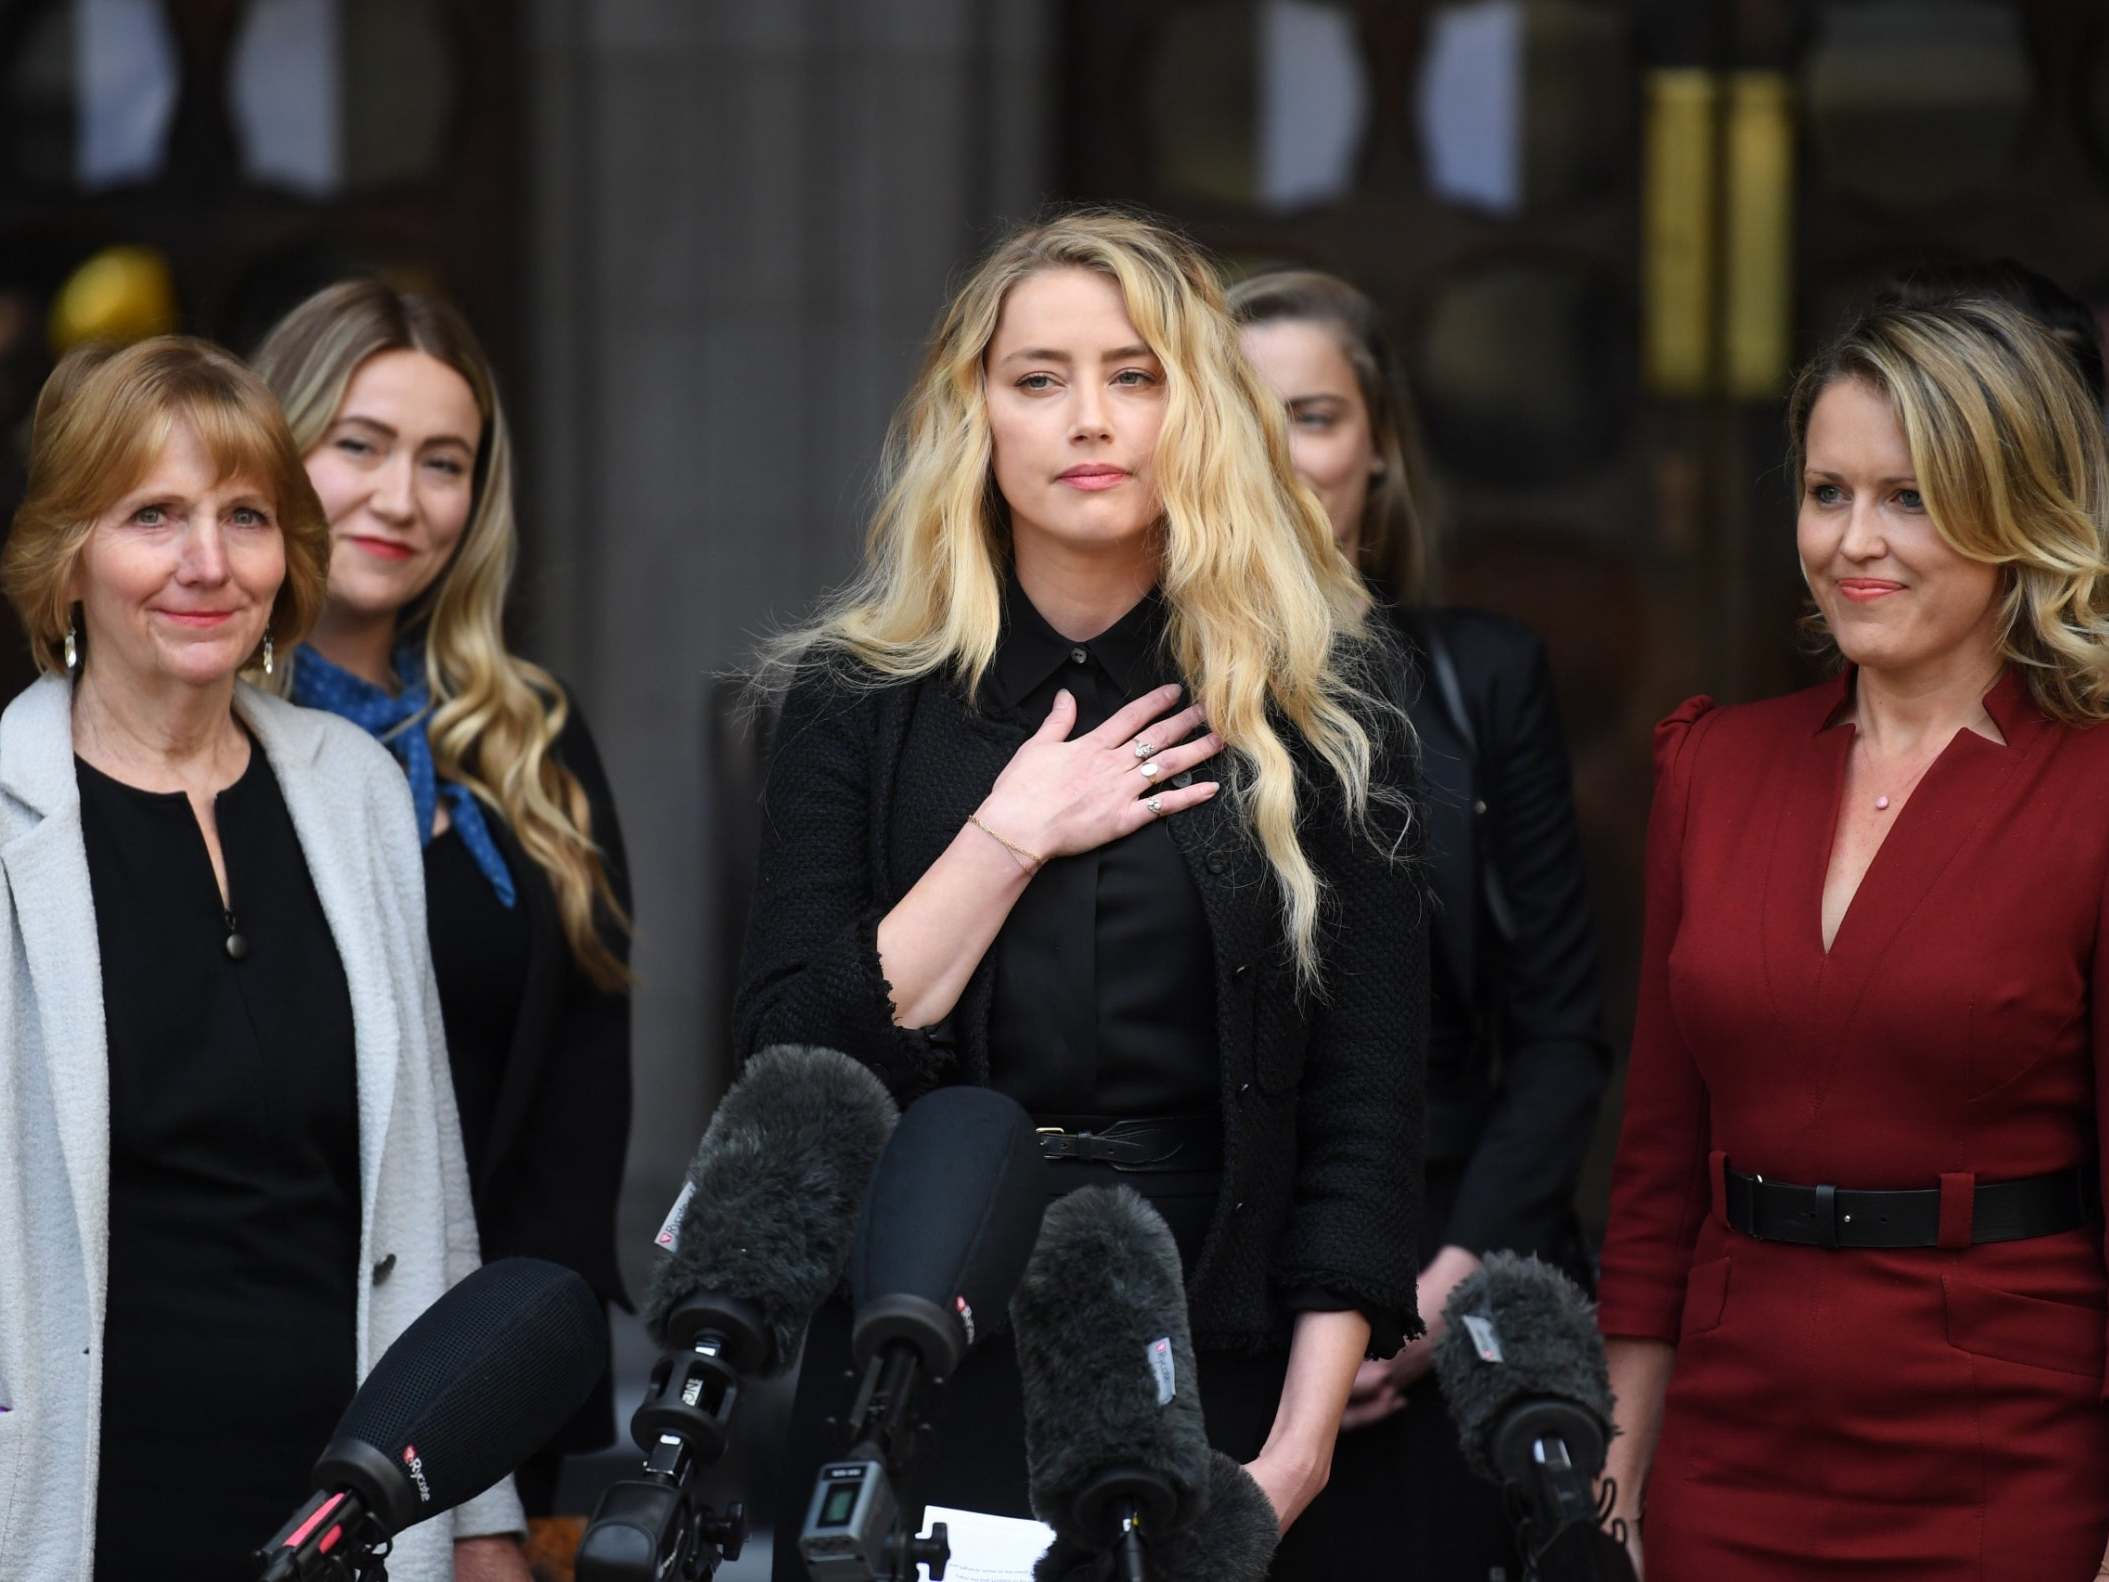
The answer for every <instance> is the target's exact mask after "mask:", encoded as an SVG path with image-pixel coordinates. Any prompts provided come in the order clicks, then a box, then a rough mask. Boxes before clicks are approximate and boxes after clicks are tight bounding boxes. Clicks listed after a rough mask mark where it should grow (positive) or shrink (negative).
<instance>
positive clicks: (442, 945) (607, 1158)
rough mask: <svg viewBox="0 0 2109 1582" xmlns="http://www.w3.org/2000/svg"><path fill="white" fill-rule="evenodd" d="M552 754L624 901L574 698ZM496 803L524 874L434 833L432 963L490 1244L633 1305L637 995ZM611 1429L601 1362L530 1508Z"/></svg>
mask: <svg viewBox="0 0 2109 1582" xmlns="http://www.w3.org/2000/svg"><path fill="white" fill-rule="evenodd" d="M555 752H556V755H557V757H558V758H559V759H560V760H561V761H562V762H563V763H564V765H565V767H566V768H568V769H570V770H571V772H572V773H573V774H574V775H576V776H577V777H578V780H579V783H580V785H581V786H583V787H584V789H585V792H586V798H587V803H588V805H589V807H590V808H591V810H592V817H593V838H594V841H595V842H596V844H598V845H599V847H600V848H601V852H602V860H603V862H604V863H605V864H606V865H607V869H608V874H609V879H610V881H611V883H612V885H613V887H614V889H615V893H616V896H617V898H618V900H619V901H620V902H621V903H622V904H623V906H624V907H625V908H627V907H628V905H629V877H628V869H627V866H626V863H625V860H624V849H623V841H622V830H621V827H620V825H619V824H618V823H617V821H616V817H615V800H614V796H613V794H612V792H611V791H610V790H609V786H608V780H607V776H606V774H605V772H604V771H603V770H602V768H601V763H600V756H599V754H598V752H596V751H595V749H594V745H593V740H592V737H591V736H590V735H589V734H588V732H587V730H586V726H585V723H584V720H583V718H582V717H581V715H580V714H579V711H578V708H577V705H576V703H575V702H574V704H573V706H572V708H571V712H570V716H569V720H568V721H567V724H566V726H565V729H564V732H563V734H562V735H561V736H560V737H559V738H558V740H557V743H556V747H555ZM483 816H484V823H485V826H486V828H488V829H489V831H490V834H491V839H492V842H493V844H494V845H496V846H497V848H498V852H499V855H500V856H501V857H502V858H503V859H504V861H505V864H506V867H507V869H508V870H509V871H510V873H511V874H512V878H513V886H514V891H515V902H514V904H513V905H512V906H510V907H508V906H506V905H505V904H504V903H503V902H502V901H500V900H499V898H498V894H497V892H496V890H494V889H493V888H492V886H491V882H490V880H489V879H488V878H487V877H486V876H485V875H484V874H483V872H482V871H481V870H480V869H479V868H478V867H477V866H476V863H475V860H474V859H473V858H472V857H471V856H470V855H469V851H468V848H467V846H466V845H465V844H464V843H463V842H462V839H461V837H460V835H459V834H458V833H457V832H456V831H455V829H453V828H452V827H451V826H450V827H449V828H448V829H447V830H446V831H445V832H443V833H442V834H439V835H437V836H435V837H433V839H432V840H431V841H430V842H428V843H427V844H426V847H425V904H426V913H427V921H428V932H429V934H430V936H431V943H432V970H433V976H434V977H435V979H437V981H438V984H439V1003H440V1015H441V1019H442V1021H443V1022H444V1024H445V1026H446V1033H447V1064H448V1067H449V1069H450V1070H451V1071H452V1073H453V1077H454V1094H455V1099H456V1102H457V1103H458V1105H459V1107H460V1111H461V1141H462V1152H463V1154H464V1156H465V1157H466V1159H467V1162H468V1167H469V1185H470V1194H471V1199H472V1201H473V1203H474V1206H475V1210H476V1227H477V1234H478V1236H479V1238H480V1240H481V1243H482V1250H483V1256H484V1258H485V1260H486V1261H489V1260H491V1259H496V1258H507V1257H528V1258H547V1259H549V1260H551V1261H552V1262H556V1263H561V1264H563V1265H565V1266H566V1267H568V1268H571V1269H575V1270H577V1271H578V1272H579V1273H580V1274H581V1275H583V1276H584V1277H585V1279H586V1281H587V1282H588V1283H589V1284H590V1285H591V1286H592V1287H593V1289H594V1292H595V1294H596V1295H598V1296H599V1297H600V1298H601V1300H602V1301H604V1302H608V1303H612V1304H617V1305H620V1306H624V1307H627V1306H628V1305H629V1299H628V1297H627V1296H626V1295H625V1294H624V1291H623V1286H622V1279H621V1275H620V1274H619V1272H618V1271H617V1268H616V1259H615V1204H616V1197H617V1194H618V1192H619V1191H620V1188H621V1183H622V1173H623V1158H624V1154H625V1152H626V1149H627V1144H628V1141H629V1125H630V997H629V995H628V994H627V993H625V992H623V991H621V990H608V989H603V988H601V987H600V986H598V985H597V984H595V983H594V982H593V981H592V980H591V979H589V978H588V977H587V976H586V975H585V973H584V971H583V970H581V968H580V967H579V965H578V962H577V959H576V958H575V957H574V956H573V955H572V953H571V947H570V945H569V943H568V942H567V941H566V939H565V937H564V933H563V926H562V922H561V920H560V919H559V917H558V914H557V902H556V892H555V890H554V889H553V888H552V887H551V885H550V882H549V877H548V875H547V874H546V873H545V872H544V871H543V870H542V868H541V866H540V865H539V864H538V863H536V862H535V861H534V860H533V859H532V858H531V857H529V856H528V855H527V852H526V851H525V849H524V848H523V847H522V846H521V845H520V842H519V839H518V837H517V836H516V835H515V834H514V833H513V831H512V829H511V827H510V826H508V825H507V824H506V823H505V821H504V820H503V819H502V818H500V817H499V816H498V815H497V814H496V813H495V812H493V811H492V810H491V809H490V808H489V807H488V806H485V808H484V810H483ZM603 937H604V939H606V941H607V943H608V945H609V947H610V949H612V950H613V951H614V952H615V954H616V956H617V957H618V959H621V958H626V957H627V956H628V954H629V936H628V935H627V934H626V933H624V932H622V931H621V930H618V929H615V928H613V927H607V928H604V929H603ZM614 1433H615V1420H614V1394H613V1387H612V1382H611V1379H610V1377H609V1376H608V1375H606V1374H604V1375H603V1376H602V1378H601V1380H600V1382H599V1383H598V1384H596V1385H595V1386H594V1389H593V1393H592V1394H591V1395H590V1396H589V1397H587V1399H586V1401H585V1403H584V1404H583V1405H582V1406H581V1407H580V1408H579V1410H578V1411H577V1412H576V1413H575V1414H574V1415H573V1417H572V1419H571V1421H570V1422H569V1423H567V1424H566V1425H565V1426H564V1427H563V1428H562V1429H560V1430H559V1431H558V1433H557V1435H556V1437H555V1438H554V1439H553V1440H551V1441H550V1443H549V1444H548V1445H547V1446H545V1447H543V1449H542V1450H540V1451H538V1452H537V1453H536V1454H534V1455H533V1456H530V1457H529V1458H528V1459H527V1460H526V1461H524V1462H523V1463H522V1464H521V1465H520V1466H519V1468H518V1469H517V1470H516V1471H515V1473H514V1482H515V1484H516V1485H517V1487H518V1489H519V1492H520V1503H521V1505H522V1507H523V1508H524V1509H525V1510H526V1512H527V1514H528V1515H529V1516H547V1515H551V1514H557V1510H556V1506H557V1500H556V1494H557V1481H558V1474H559V1472H560V1470H561V1464H562V1461H563V1458H564V1457H565V1456H566V1455H571V1454H578V1453H581V1452H587V1451H592V1450H596V1449H599V1448H600V1447H602V1446H604V1445H606V1444H608V1443H609V1442H610V1440H611V1439H613V1438H614ZM572 1514H577V1513H572Z"/></svg>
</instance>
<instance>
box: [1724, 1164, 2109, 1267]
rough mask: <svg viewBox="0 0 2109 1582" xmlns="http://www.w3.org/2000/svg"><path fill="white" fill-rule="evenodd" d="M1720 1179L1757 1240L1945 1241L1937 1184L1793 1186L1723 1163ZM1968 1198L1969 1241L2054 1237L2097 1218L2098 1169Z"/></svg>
mask: <svg viewBox="0 0 2109 1582" xmlns="http://www.w3.org/2000/svg"><path fill="white" fill-rule="evenodd" d="M1722 1185H1723V1188H1724V1190H1723V1192H1722V1198H1723V1208H1724V1209H1725V1211H1726V1218H1727V1220H1728V1223H1729V1224H1730V1225H1731V1226H1733V1227H1734V1228H1735V1229H1737V1230H1739V1231H1741V1232H1742V1233H1743V1234H1744V1235H1746V1236H1752V1237H1755V1238H1756V1239H1757V1240H1759V1241H1785V1242H1794V1243H1797V1244H1798V1245H1800V1246H1804V1247H1939V1246H1942V1245H1945V1243H1944V1242H1943V1240H1942V1237H1941V1197H1942V1193H1941V1191H1940V1189H1939V1188H1937V1187H1923V1188H1918V1189H1915V1190H1907V1191H1897V1192H1862V1191H1856V1190H1854V1189H1852V1188H1849V1187H1834V1186H1794V1185H1792V1184H1791V1183H1789V1182H1785V1181H1768V1180H1766V1179H1765V1178H1764V1177H1763V1176H1761V1175H1744V1174H1742V1173H1741V1172H1739V1171H1735V1170H1726V1169H1724V1170H1723V1171H1722ZM1958 1195H1959V1194H1958ZM1968 1202H1969V1206H1970V1214H1969V1240H1970V1241H1971V1242H1973V1243H1975V1242H1987V1241H2022V1240H2025V1239H2026V1238H2028V1237H2031V1236H2054V1235H2057V1234H2058V1233H2059V1232H2061V1231H2068V1230H2078V1229H2080V1228H2081V1227H2082V1226H2085V1225H2093V1224H2096V1223H2098V1222H2099V1221H2100V1219H2101V1215H2102V1199H2101V1184H2100V1172H2099V1170H2098V1169H2097V1167H2096V1166H2094V1165H2091V1164H2088V1165H2075V1166H2074V1167H2073V1168H2072V1169H2070V1170H2058V1171H2054V1172H2052V1173H2051V1174H2050V1175H2041V1176H2027V1177H2024V1178H2023V1179H2021V1180H2018V1181H1992V1182H1988V1183H1986V1184H1985V1185H1983V1186H1979V1187H1977V1188H1975V1189H1974V1190H1973V1191H1971V1192H1970V1193H1969V1195H1968ZM1956 1239H1957V1240H1959V1239H1960V1238H1959V1237H1958V1238H1956Z"/></svg>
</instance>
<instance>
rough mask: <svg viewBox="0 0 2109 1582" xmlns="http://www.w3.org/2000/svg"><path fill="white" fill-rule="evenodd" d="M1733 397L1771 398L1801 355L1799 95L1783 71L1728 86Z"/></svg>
mask: <svg viewBox="0 0 2109 1582" xmlns="http://www.w3.org/2000/svg"><path fill="white" fill-rule="evenodd" d="M1727 228H1728V245H1727V249H1726V250H1727V255H1728V259H1727V262H1728V285H1727V305H1726V311H1725V313H1724V315H1723V321H1724V322H1723V340H1724V343H1725V346H1726V353H1727V356H1726V361H1727V364H1728V367H1727V385H1728V393H1729V394H1730V395H1731V396H1734V397H1736V398H1737V399H1738V400H1743V401H1761V400H1767V399H1769V398H1771V397H1773V396H1777V395H1780V394H1782V393H1784V392H1785V390H1786V388H1787V375H1788V372H1789V370H1790V366H1791V363H1792V359H1793V354H1794V346H1793V340H1794V322H1793V319H1794V315H1793V307H1794V90H1793V88H1792V87H1791V86H1790V85H1789V83H1788V81H1787V78H1786V76H1785V74H1784V73H1781V72H1773V71H1739V72H1737V73H1736V74H1735V75H1734V77H1733V78H1732V79H1731V80H1730V83H1729V89H1728V214H1727Z"/></svg>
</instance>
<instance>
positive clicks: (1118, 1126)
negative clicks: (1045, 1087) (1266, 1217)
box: [1036, 1115, 1223, 1171]
mask: <svg viewBox="0 0 2109 1582" xmlns="http://www.w3.org/2000/svg"><path fill="white" fill-rule="evenodd" d="M1046 1119H1047V1120H1050V1121H1052V1120H1058V1119H1060V1118H1059V1117H1047V1118H1046ZM1036 1135H1037V1137H1038V1139H1039V1143H1040V1156H1041V1157H1042V1158H1044V1159H1047V1160H1050V1161H1052V1162H1055V1163H1063V1162H1070V1163H1077V1164H1104V1165H1111V1166H1112V1167H1113V1168H1114V1169H1116V1170H1128V1171H1144V1170H1220V1169H1222V1168H1223V1123H1222V1121H1221V1119H1220V1118H1218V1117H1216V1116H1214V1115H1174V1116H1167V1117H1165V1118H1163V1119H1160V1120H1121V1121H1104V1122H1090V1121H1082V1122H1070V1121H1063V1123H1062V1124H1040V1125H1038V1127H1037V1129H1036Z"/></svg>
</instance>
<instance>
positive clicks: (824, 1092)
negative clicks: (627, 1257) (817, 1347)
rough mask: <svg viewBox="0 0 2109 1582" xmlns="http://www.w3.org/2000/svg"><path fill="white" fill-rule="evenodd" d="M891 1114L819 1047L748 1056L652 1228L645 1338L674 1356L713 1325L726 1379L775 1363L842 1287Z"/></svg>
mask: <svg viewBox="0 0 2109 1582" xmlns="http://www.w3.org/2000/svg"><path fill="white" fill-rule="evenodd" d="M897 1119H898V1112H897V1111H896V1109H895V1108H894V1102H893V1099H892V1097H891V1096H890V1095H889V1094H888V1093H887V1091H886V1089H885V1088H884V1087H883V1086H882V1085H881V1084H880V1082H879V1079H878V1078H877V1077H875V1076H873V1075H872V1074H871V1072H870V1071H868V1070H866V1069H865V1068H864V1067H863V1066H861V1065H859V1064H858V1063H857V1062H856V1061H854V1060H852V1059H850V1058H849V1056H847V1055H842V1054H837V1053H836V1052H835V1051H834V1050H832V1049H809V1048H804V1047H801V1046H796V1045H789V1044H783V1045H777V1046H775V1047H773V1048H770V1049H765V1050H763V1051H761V1052H760V1053H759V1054H757V1055H756V1056H755V1057H754V1058H753V1059H752V1060H750V1061H748V1063H747V1066H746V1069H745V1070H744V1071H743V1072H741V1074H740V1078H739V1080H738V1081H737V1082H735V1083H734V1084H733V1085H732V1087H731V1088H730V1089H728V1090H727V1092H726V1094H725V1096H724V1098H723V1099H721V1100H720V1101H719V1102H718V1107H717V1111H716V1113H715V1114H713V1115H712V1116H711V1119H710V1126H709V1129H708V1130H706V1131H705V1132H704V1134H703V1141H702V1143H701V1144H700V1145H699V1146H698V1147H697V1149H696V1157H695V1160H694V1162H693V1163H691V1164H690V1165H689V1167H688V1181H687V1185H686V1186H685V1187H684V1188H683V1189H682V1194H681V1200H680V1202H679V1203H677V1204H676V1205H675V1210H674V1213H673V1214H672V1215H670V1216H669V1217H668V1222H667V1227H666V1229H665V1230H663V1231H662V1232H661V1233H660V1243H661V1245H662V1246H664V1247H665V1248H666V1250H667V1256H666V1257H665V1258H664V1259H663V1260H661V1262H660V1264H659V1266H658V1268H656V1269H655V1270H654V1271H653V1273H652V1280H651V1285H650V1287H649V1288H648V1290H647V1291H646V1294H645V1310H644V1318H645V1324H646V1327H647V1328H648V1329H649V1330H650V1331H651V1334H652V1338H653V1339H655V1340H657V1341H658V1342H659V1344H660V1345H662V1346H665V1347H670V1348H673V1349H675V1350H685V1349H687V1348H688V1347H689V1346H690V1345H691V1344H692V1343H693V1342H694V1340H695V1338H696V1335H697V1334H698V1333H699V1332H700V1331H702V1330H703V1329H705V1328H714V1329H717V1330H718V1331H719V1332H720V1333H722V1334H723V1335H724V1336H725V1339H726V1345H727V1352H726V1360H727V1361H728V1362H729V1363H730V1364H731V1365H732V1366H733V1367H735V1368H737V1369H738V1370H739V1371H740V1372H742V1373H745V1374H759V1375H762V1376H768V1375H771V1374H777V1373H781V1372H783V1371H784V1370H785V1369H787V1368H789V1367H790V1366H791V1364H792V1362H793V1361H794V1360H795V1359H796V1358H797V1356H798V1347H799V1342H800V1340H801V1339H802V1337H803V1336H804V1334H805V1329H806V1325H807V1324H808V1323H809V1322H811V1320H812V1317H813V1314H814V1313H816V1312H817V1311H819V1308H820V1304H821V1303H822V1302H824V1301H826V1300H827V1297H828V1293H829V1292H830V1291H832V1290H833V1289H834V1288H835V1286H836V1284H837V1283H838V1282H839V1281H840V1280H841V1278H842V1271H843V1267H844V1265H845V1264H846V1263H847V1262H848V1261H849V1252H850V1245H851V1240H852V1238H853V1237H854V1236H855V1234H856V1228H857V1216H858V1212H859V1210H860V1209H861V1208H862V1207H863V1205H864V1200H865V1194H866V1193H867V1192H868V1191H869V1190H870V1188H871V1180H872V1172H873V1170H874V1169H875V1168H876V1167H877V1165H878V1162H879V1155H880V1153H881V1152H882V1151H883V1150H884V1149H885V1147H886V1139H887V1138H888V1137H889V1136H890V1135H892V1132H893V1128H894V1123H895V1121H896V1120H897Z"/></svg>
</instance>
